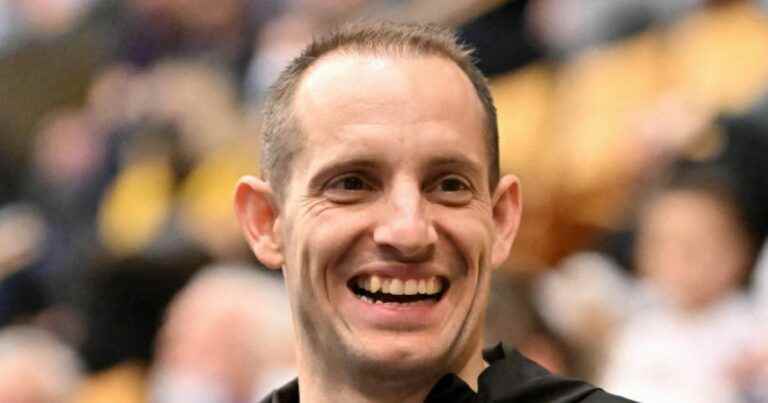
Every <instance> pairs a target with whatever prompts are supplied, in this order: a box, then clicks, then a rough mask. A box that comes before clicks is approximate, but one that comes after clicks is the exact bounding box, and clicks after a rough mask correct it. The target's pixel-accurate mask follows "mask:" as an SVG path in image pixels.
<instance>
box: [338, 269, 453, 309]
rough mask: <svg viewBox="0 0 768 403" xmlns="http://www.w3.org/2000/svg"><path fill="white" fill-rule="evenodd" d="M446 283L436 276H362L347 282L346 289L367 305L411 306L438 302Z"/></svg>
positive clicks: (444, 290)
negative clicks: (391, 304)
mask: <svg viewBox="0 0 768 403" xmlns="http://www.w3.org/2000/svg"><path fill="white" fill-rule="evenodd" d="M447 283H448V282H447V281H446V280H445V279H443V278H440V277H437V276H432V277H429V278H421V279H407V280H403V279H399V278H392V277H382V276H378V275H375V274H374V275H367V274H364V275H360V276H357V277H354V278H352V279H351V280H349V282H348V283H347V287H349V289H350V290H351V291H352V292H353V293H354V294H355V295H356V296H357V297H358V298H360V299H361V300H363V301H365V302H368V303H372V304H387V303H396V304H412V303H418V302H437V301H439V300H440V298H442V296H443V295H444V294H445V292H446V290H447V289H448V286H447V285H448V284H447Z"/></svg>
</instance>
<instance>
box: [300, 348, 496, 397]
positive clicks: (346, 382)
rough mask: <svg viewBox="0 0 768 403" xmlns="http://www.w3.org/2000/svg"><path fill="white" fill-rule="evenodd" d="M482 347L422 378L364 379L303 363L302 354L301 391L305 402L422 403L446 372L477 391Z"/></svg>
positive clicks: (480, 370) (355, 375)
mask: <svg viewBox="0 0 768 403" xmlns="http://www.w3.org/2000/svg"><path fill="white" fill-rule="evenodd" d="M481 354H482V346H481V345H480V344H479V343H478V344H477V346H476V348H474V349H473V350H472V351H470V352H468V354H466V357H464V358H463V359H460V360H459V364H457V365H455V367H453V368H450V369H448V370H446V371H445V372H444V373H436V374H434V375H425V376H423V377H413V376H402V377H396V376H395V377H388V378H387V379H381V378H376V379H364V377H361V376H360V375H359V374H349V373H346V372H345V371H344V370H338V369H336V368H324V367H323V366H318V365H312V363H308V362H302V361H304V360H303V359H302V354H301V353H300V354H299V357H300V358H299V360H298V361H299V362H298V364H299V365H298V368H299V391H300V392H299V393H300V399H301V401H302V402H311V403H331V402H360V403H421V402H423V401H424V399H425V398H426V397H427V395H428V394H429V392H430V391H431V390H432V388H433V387H434V385H435V384H436V383H437V381H438V380H439V379H440V378H441V377H442V376H443V375H446V374H447V373H454V374H456V375H457V376H458V377H459V378H461V379H462V380H463V381H464V382H466V383H467V385H469V387H471V388H472V389H473V390H475V391H476V390H477V377H478V376H479V375H480V373H481V372H482V371H483V369H485V367H486V364H485V361H483V359H482V355H481Z"/></svg>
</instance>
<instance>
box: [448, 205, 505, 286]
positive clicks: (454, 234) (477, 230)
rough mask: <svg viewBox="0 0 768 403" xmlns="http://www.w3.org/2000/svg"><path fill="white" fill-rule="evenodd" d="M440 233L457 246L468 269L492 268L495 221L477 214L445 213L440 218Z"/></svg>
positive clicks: (481, 269)
mask: <svg viewBox="0 0 768 403" xmlns="http://www.w3.org/2000/svg"><path fill="white" fill-rule="evenodd" d="M436 222H439V226H440V227H441V228H440V231H439V232H442V233H444V234H445V236H446V237H447V238H448V239H449V241H450V242H451V243H453V244H454V245H455V249H456V250H457V253H458V254H459V255H461V258H462V259H463V260H464V263H465V265H466V268H467V269H468V270H469V271H470V273H468V274H470V275H471V272H472V271H483V270H485V269H486V268H488V267H490V263H491V261H490V259H491V249H492V247H493V241H494V235H495V233H494V231H493V221H492V220H491V219H490V217H489V218H488V219H485V220H484V219H483V217H478V216H477V215H476V214H469V213H457V212H456V211H446V212H443V213H442V215H441V216H438V217H437V219H436Z"/></svg>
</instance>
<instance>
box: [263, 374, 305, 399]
mask: <svg viewBox="0 0 768 403" xmlns="http://www.w3.org/2000/svg"><path fill="white" fill-rule="evenodd" d="M259 403H299V380H298V379H294V380H292V381H291V382H289V383H287V384H285V385H284V386H283V387H281V388H280V389H277V390H274V391H273V392H272V393H270V394H268V395H267V396H265V397H264V398H263V399H261V400H260V401H259Z"/></svg>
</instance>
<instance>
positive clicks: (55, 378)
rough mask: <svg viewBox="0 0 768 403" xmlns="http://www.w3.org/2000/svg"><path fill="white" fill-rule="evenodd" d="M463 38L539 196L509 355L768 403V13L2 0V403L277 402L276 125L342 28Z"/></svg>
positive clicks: (508, 152) (288, 1) (466, 0)
mask: <svg viewBox="0 0 768 403" xmlns="http://www.w3.org/2000/svg"><path fill="white" fill-rule="evenodd" d="M360 18H386V19H390V20H411V21H422V22H435V23H440V24H445V25H449V26H453V27H455V28H456V29H457V30H458V32H459V36H460V38H461V39H462V40H463V41H464V42H466V43H468V44H470V45H473V46H474V47H476V48H477V53H476V54H475V56H476V58H477V60H478V63H479V66H480V68H481V69H482V70H483V71H484V72H485V73H486V74H487V75H488V76H489V78H490V82H491V86H492V91H493V95H494V97H495V101H496V105H497V107H498V109H499V116H500V118H499V119H500V122H499V124H500V130H501V133H500V135H501V139H500V144H501V158H502V161H501V164H502V170H503V171H504V172H505V173H514V174H516V175H518V176H519V177H520V179H521V181H522V184H523V190H524V198H525V213H524V219H523V224H522V229H521V232H520V235H519V239H518V241H517V242H516V244H515V246H514V248H513V256H512V257H511V258H510V260H509V261H508V262H507V264H506V265H505V266H504V267H503V268H502V269H501V270H498V271H497V273H496V274H495V275H496V279H495V280H494V283H493V295H492V299H491V306H490V313H489V315H488V323H487V339H488V340H487V342H488V344H492V343H495V342H497V341H499V340H503V341H504V342H505V343H506V344H507V345H512V346H517V347H518V348H519V349H521V350H522V351H523V352H524V353H525V354H527V355H529V356H530V357H532V358H533V359H535V360H536V361H538V362H540V363H541V364H543V365H545V366H547V367H548V368H550V369H551V370H553V371H555V372H558V373H562V374H566V375H573V376H578V377H582V378H586V379H588V380H590V381H592V382H594V383H597V384H598V385H600V386H602V387H604V388H606V389H607V390H609V391H611V392H613V393H617V394H623V395H626V396H628V397H631V398H634V399H637V400H642V401H649V402H676V403H679V402H713V403H715V402H716V403H731V402H734V403H747V402H749V403H754V402H768V325H766V319H768V253H766V251H765V249H767V248H766V247H765V246H764V240H765V236H766V233H768V1H758V0H753V1H750V0H719V1H716V0H710V1H707V0H510V1H503V0H454V1H451V2H445V1H439V0H219V1H216V2H210V1H204V0H123V1H118V0H0V244H2V245H3V246H2V247H0V402H3V403H22V402H23V403H37V402H40V403H60V402H61V403H63V402H74V403H102V402H103V403H123V402H125V403H140V402H152V403H182V402H184V403H196V402H200V403H203V402H205V403H214V402H219V403H243V402H256V401H258V399H259V398H260V397H261V396H263V395H264V394H266V393H267V392H268V391H269V390H270V389H272V388H274V387H277V386H279V385H281V384H282V383H284V382H286V381H287V380H289V379H291V378H292V377H293V376H294V374H295V370H294V362H293V359H294V358H293V356H292V354H293V353H292V346H291V345H290V342H289V341H290V340H292V336H291V332H292V329H291V324H290V320H289V312H288V306H287V301H286V297H285V295H284V291H283V289H282V284H281V279H280V278H279V273H273V272H268V271H266V270H264V269H263V268H262V267H261V266H260V265H259V263H258V262H257V261H256V260H255V259H254V258H253V257H251V254H250V253H249V251H248V249H247V247H246V245H245V242H244V241H243V240H242V237H241V236H240V233H239V230H238V227H237V225H236V222H235V219H234V214H233V212H232V211H231V210H232V209H231V205H232V202H231V197H232V191H233V187H234V183H235V180H236V179H237V178H238V177H239V176H240V175H241V174H244V173H254V172H257V171H258V166H259V161H258V152H257V147H258V146H257V141H256V137H257V133H258V131H259V116H258V110H259V107H260V103H261V101H262V99H263V97H264V93H265V91H266V89H267V88H268V86H269V85H270V83H271V82H272V80H274V79H275V78H276V75H277V74H278V72H279V71H280V69H281V68H282V67H283V66H285V65H286V64H287V63H288V61H289V60H290V59H291V58H292V57H293V56H294V55H296V54H297V52H298V51H299V49H301V48H302V47H303V45H304V44H306V43H307V42H308V41H309V40H310V39H311V37H312V36H313V35H316V34H318V33H322V32H324V31H326V30H328V29H330V28H331V27H333V26H335V25H337V24H339V23H341V22H343V21H347V20H352V19H360Z"/></svg>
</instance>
